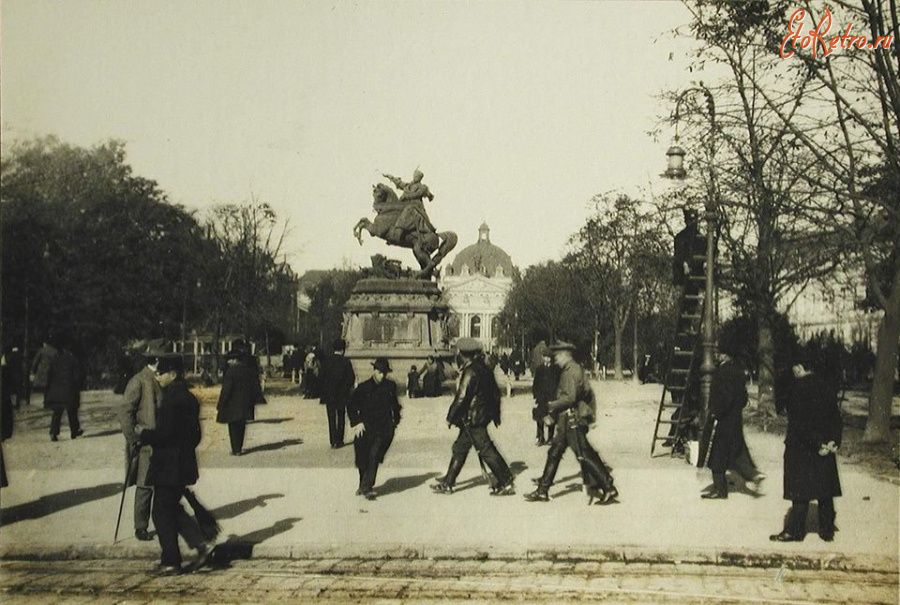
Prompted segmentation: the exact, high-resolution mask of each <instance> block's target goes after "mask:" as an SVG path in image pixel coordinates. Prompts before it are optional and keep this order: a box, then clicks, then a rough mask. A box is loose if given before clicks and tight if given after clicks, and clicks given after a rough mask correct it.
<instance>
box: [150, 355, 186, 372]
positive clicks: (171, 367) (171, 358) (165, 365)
mask: <svg viewBox="0 0 900 605" xmlns="http://www.w3.org/2000/svg"><path fill="white" fill-rule="evenodd" d="M169 372H176V373H178V374H181V373H182V372H184V361H183V360H182V359H181V355H171V354H169V355H163V356H161V357H160V358H159V361H158V362H157V364H156V373H157V374H168V373H169Z"/></svg>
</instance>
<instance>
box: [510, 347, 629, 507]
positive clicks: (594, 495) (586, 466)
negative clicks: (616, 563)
mask: <svg viewBox="0 0 900 605" xmlns="http://www.w3.org/2000/svg"><path fill="white" fill-rule="evenodd" d="M550 350H551V351H552V352H553V353H554V355H555V357H556V359H555V362H556V365H558V366H559V367H560V369H561V373H560V377H559V386H558V387H557V390H556V397H555V398H554V399H553V401H550V402H548V404H547V407H548V409H549V411H550V415H548V416H547V418H548V419H550V420H549V421H553V420H552V418H553V416H554V415H555V416H556V418H557V419H556V420H555V422H556V423H557V424H558V427H557V430H556V434H555V435H554V436H553V440H552V441H551V442H550V449H549V451H548V452H547V463H546V465H545V466H544V473H543V475H541V478H540V479H538V480H537V484H538V487H537V489H536V490H535V491H533V492H531V493H529V494H525V499H526V500H528V501H529V502H547V501H549V500H550V495H549V493H548V492H549V490H550V486H551V485H553V479H554V478H555V477H556V471H557V469H558V468H559V461H560V460H561V459H562V457H563V454H565V452H566V449H567V448H572V451H574V452H575V456H576V457H577V458H578V463H579V464H580V465H581V479H582V482H583V483H584V488H585V491H586V492H587V495H588V504H592V503H593V502H594V500H597V504H608V503H610V502H612V501H613V500H615V499H616V497H618V495H619V492H618V490H617V489H616V488H615V486H614V485H613V478H612V476H610V474H609V471H607V470H606V466H605V465H604V464H603V461H602V460H601V459H600V455H599V454H597V452H596V451H595V450H594V448H593V447H592V446H591V444H590V443H588V440H587V431H588V428H589V427H590V425H591V424H592V423H593V421H594V417H595V416H596V403H595V399H594V392H593V391H592V390H591V386H590V385H589V384H588V382H587V381H586V380H585V378H584V371H583V370H582V369H581V366H579V365H578V364H577V363H575V360H574V359H573V358H572V351H574V350H575V345H573V344H570V343H567V342H558V343H556V344H554V345H553V346H551V347H550Z"/></svg>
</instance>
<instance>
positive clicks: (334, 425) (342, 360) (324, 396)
mask: <svg viewBox="0 0 900 605" xmlns="http://www.w3.org/2000/svg"><path fill="white" fill-rule="evenodd" d="M346 348H347V343H346V342H345V341H344V340H343V339H342V338H338V339H337V340H335V341H334V343H333V344H332V346H331V350H332V355H331V357H328V358H326V359H325V361H324V362H323V363H322V373H321V374H320V376H319V390H320V393H321V402H322V403H323V404H325V410H326V412H327V413H328V440H329V441H330V442H331V447H332V448H339V447H343V446H344V416H345V412H346V410H347V403H348V402H349V401H350V394H351V393H352V392H353V383H354V382H356V374H354V373H353V365H352V364H351V363H350V360H349V359H347V358H346V357H344V350H345V349H346Z"/></svg>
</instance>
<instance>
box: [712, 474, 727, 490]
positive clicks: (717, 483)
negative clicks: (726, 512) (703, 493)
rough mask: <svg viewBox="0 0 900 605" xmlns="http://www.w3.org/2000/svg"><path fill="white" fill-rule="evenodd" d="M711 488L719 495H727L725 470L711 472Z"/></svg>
mask: <svg viewBox="0 0 900 605" xmlns="http://www.w3.org/2000/svg"><path fill="white" fill-rule="evenodd" d="M712 478H713V489H714V490H715V492H716V493H717V494H719V495H720V496H727V495H728V479H727V478H726V477H725V471H717V470H714V471H713V472H712Z"/></svg>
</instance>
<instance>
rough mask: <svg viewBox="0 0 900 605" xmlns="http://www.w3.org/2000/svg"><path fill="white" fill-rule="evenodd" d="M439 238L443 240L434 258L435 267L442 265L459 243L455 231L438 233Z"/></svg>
mask: <svg viewBox="0 0 900 605" xmlns="http://www.w3.org/2000/svg"><path fill="white" fill-rule="evenodd" d="M438 237H439V238H440V239H441V245H440V246H438V251H437V254H435V255H434V258H432V261H433V262H434V264H435V266H436V265H439V264H441V261H442V260H444V258H446V256H447V255H448V254H449V253H450V251H451V250H453V249H454V248H456V242H457V237H456V233H454V232H453V231H442V232H441V233H438Z"/></svg>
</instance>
